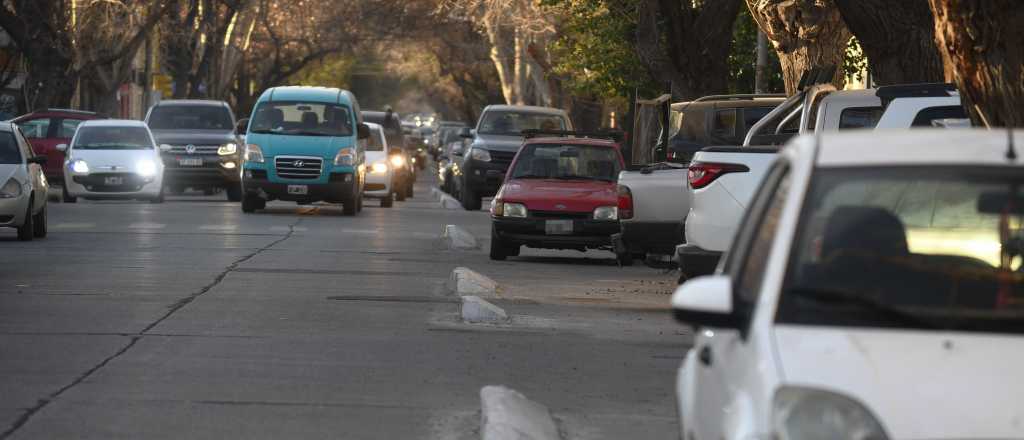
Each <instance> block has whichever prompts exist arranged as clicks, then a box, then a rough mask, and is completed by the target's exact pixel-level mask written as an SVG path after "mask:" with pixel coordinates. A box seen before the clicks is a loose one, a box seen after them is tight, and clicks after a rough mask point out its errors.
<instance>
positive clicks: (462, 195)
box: [459, 183, 483, 211]
mask: <svg viewBox="0 0 1024 440" xmlns="http://www.w3.org/2000/svg"><path fill="white" fill-rule="evenodd" d="M459 202H461V203H462V207H463V208H464V209H465V210H466V211H479V210H480V206H481V205H482V204H483V200H482V199H481V198H480V196H478V195H476V193H474V192H473V189H472V188H469V187H468V186H467V185H466V184H465V183H463V184H462V191H459Z"/></svg>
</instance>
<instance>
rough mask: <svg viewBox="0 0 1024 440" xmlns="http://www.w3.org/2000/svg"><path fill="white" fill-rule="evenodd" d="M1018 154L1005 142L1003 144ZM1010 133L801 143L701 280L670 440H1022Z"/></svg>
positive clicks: (783, 157)
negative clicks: (676, 430) (676, 433)
mask: <svg viewBox="0 0 1024 440" xmlns="http://www.w3.org/2000/svg"><path fill="white" fill-rule="evenodd" d="M1013 139H1017V141H1016V144H1017V145H1016V146H1015V145H1014V140H1013ZM1019 139H1024V130H1016V131H1014V132H1013V134H1012V137H1008V134H1007V131H1004V130H998V131H997V130H991V131H988V130H984V131H983V130H971V129H966V130H964V129H955V130H926V131H910V130H907V131H899V132H878V131H875V132H869V131H860V132H857V133H847V134H833V133H827V134H823V135H821V137H820V140H816V139H815V138H814V137H812V136H802V137H800V138H798V139H796V140H795V141H794V142H792V143H791V144H790V145H789V146H788V147H786V148H785V149H783V151H782V152H781V153H780V154H779V156H778V160H777V161H776V162H775V163H774V164H773V165H772V166H771V168H770V171H769V172H768V174H767V176H766V178H765V181H764V184H763V185H761V186H760V189H759V190H758V191H757V193H756V195H755V196H754V199H753V202H752V203H751V204H750V208H749V209H748V211H747V215H746V217H745V220H744V221H743V222H742V224H741V226H740V228H739V231H738V233H737V235H736V240H735V241H733V242H732V244H731V245H730V248H729V252H728V255H727V257H726V258H725V261H724V262H723V264H722V265H721V267H720V268H719V270H718V271H717V272H716V274H715V275H713V276H707V277H700V278H696V279H692V280H689V281H687V282H686V283H685V284H683V285H682V286H681V287H679V288H678V289H677V290H676V292H675V294H673V296H672V306H673V308H674V310H675V314H676V317H677V318H678V319H679V320H681V321H682V322H685V323H687V324H690V325H695V326H699V327H700V328H701V330H700V331H696V332H694V335H695V336H694V346H693V348H692V349H690V350H689V352H688V353H687V354H686V356H685V358H684V361H683V363H682V365H681V367H680V368H679V371H678V376H677V383H676V395H677V399H678V410H679V420H680V427H681V432H680V438H686V439H691V438H693V439H752V438H780V439H795V438H799V439H802V438H815V439H825V438H861V439H925V438H927V439H940V438H941V439H954V438H1021V437H1022V436H1024V426H1022V425H1021V424H1020V421H1021V420H1022V419H1024V408H1022V407H1021V405H1019V404H1017V402H1018V401H1019V400H1020V396H1021V394H1022V393H1024V381H1022V380H1021V379H1024V376H1022V374H1021V373H1020V371H1019V369H1017V368H1016V366H1017V365H1019V364H1018V362H1017V361H1018V360H1022V359H1024V358H1022V355H1021V353H1024V350H1022V349H1024V337H1022V336H1021V331H1022V330H1024V326H1022V325H1021V324H1022V322H1024V321H1022V320H1021V316H1022V314H1024V278H1022V277H1021V275H1020V273H1021V272H1020V269H1021V266H1022V261H1021V258H1020V255H1021V254H1022V252H1024V246H1022V243H1024V237H1022V229H1021V222H1022V220H1024V219H1022V217H1024V195H1022V194H1021V188H1022V184H1024V178H1022V176H1024V167H1022V166H1021V162H1020V159H1019V154H1020V151H1019V148H1020V141H1019Z"/></svg>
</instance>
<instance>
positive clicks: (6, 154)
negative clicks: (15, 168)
mask: <svg viewBox="0 0 1024 440" xmlns="http://www.w3.org/2000/svg"><path fill="white" fill-rule="evenodd" d="M0 163H2V164H17V163H21V152H19V151H18V142H17V141H15V140H14V135H13V134H11V133H10V132H0Z"/></svg>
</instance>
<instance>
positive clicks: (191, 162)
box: [178, 157, 203, 167]
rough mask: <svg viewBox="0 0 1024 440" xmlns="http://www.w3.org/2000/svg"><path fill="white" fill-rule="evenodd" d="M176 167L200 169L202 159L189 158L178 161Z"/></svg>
mask: <svg viewBox="0 0 1024 440" xmlns="http://www.w3.org/2000/svg"><path fill="white" fill-rule="evenodd" d="M178 165H181V166H183V167H201V166H203V158H201V157H190V158H188V159H178Z"/></svg>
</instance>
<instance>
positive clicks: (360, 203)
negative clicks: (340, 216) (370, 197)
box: [356, 193, 363, 212]
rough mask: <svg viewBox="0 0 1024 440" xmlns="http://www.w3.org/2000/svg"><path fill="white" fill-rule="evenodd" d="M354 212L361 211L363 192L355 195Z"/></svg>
mask: <svg viewBox="0 0 1024 440" xmlns="http://www.w3.org/2000/svg"><path fill="white" fill-rule="evenodd" d="M356 212H363V193H359V196H358V197H356Z"/></svg>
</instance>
